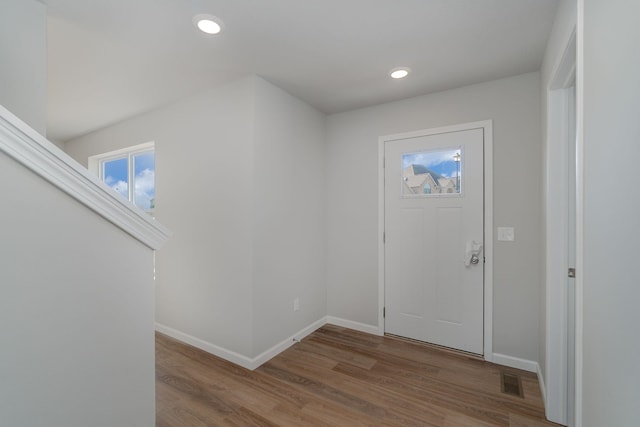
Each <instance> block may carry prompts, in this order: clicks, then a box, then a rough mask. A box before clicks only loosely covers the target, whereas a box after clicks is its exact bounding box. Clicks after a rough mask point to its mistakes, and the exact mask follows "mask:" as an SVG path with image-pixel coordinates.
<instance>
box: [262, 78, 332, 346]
mask: <svg viewBox="0 0 640 427" xmlns="http://www.w3.org/2000/svg"><path fill="white" fill-rule="evenodd" d="M254 82H255V114H254V119H255V125H254V131H255V133H254V152H253V156H254V170H253V173H254V178H255V179H254V185H253V193H252V199H253V289H254V292H253V307H254V308H253V328H254V356H255V355H258V354H260V353H261V352H263V351H265V350H267V349H268V348H269V347H271V346H273V345H274V344H275V343H277V342H279V341H282V340H283V339H285V338H288V337H290V336H291V335H293V334H294V333H296V332H298V331H300V330H302V329H303V328H305V327H307V326H309V325H310V324H312V323H313V322H315V321H317V320H319V319H321V318H323V317H324V316H325V315H326V310H327V304H326V285H325V262H324V260H325V246H326V245H325V241H326V237H325V232H324V230H325V229H326V222H325V216H326V209H325V206H326V192H325V151H326V150H325V132H324V129H325V116H324V114H321V113H319V112H318V111H317V110H315V109H314V108H312V107H310V106H309V105H307V104H305V103H304V102H302V101H300V100H298V99H297V98H294V97H293V96H291V95H289V94H287V93H286V92H284V91H282V90H281V89H279V88H277V87H276V86H274V85H272V84H271V83H268V82H266V81H265V80H263V79H261V78H259V77H255V80H254ZM295 298H298V299H299V303H300V310H299V311H295V312H294V310H293V301H294V299H295Z"/></svg>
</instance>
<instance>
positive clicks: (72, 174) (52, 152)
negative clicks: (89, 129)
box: [0, 105, 171, 250]
mask: <svg viewBox="0 0 640 427" xmlns="http://www.w3.org/2000/svg"><path fill="white" fill-rule="evenodd" d="M0 152H3V153H5V154H7V155H8V156H9V157H11V158H13V159H14V160H15V161H17V162H18V163H20V164H22V165H24V166H25V167H27V168H28V169H30V170H31V171H33V172H34V173H36V174H37V175H39V176H41V177H42V178H43V179H45V180H46V181H48V182H49V183H51V184H53V185H54V186H56V187H57V188H59V189H60V190H62V191H64V192H65V193H67V194H68V195H69V196H71V197H73V198H74V199H76V200H77V201H79V202H80V203H82V204H83V205H85V206H86V207H87V208H89V209H91V210H93V211H94V212H96V213H97V214H99V215H100V216H102V217H103V218H104V219H105V220H107V221H109V222H111V223H112V224H114V225H115V226H117V227H119V228H120V229H122V230H123V231H125V232H126V233H128V234H129V235H131V236H132V237H134V238H135V239H137V240H139V241H140V242H142V243H143V244H145V245H146V246H148V247H149V248H151V249H154V250H155V249H159V248H160V247H161V246H162V245H163V244H164V243H165V242H166V241H167V240H168V239H169V237H170V236H171V231H170V230H169V229H168V228H166V227H164V226H163V225H162V224H160V223H159V222H158V221H156V220H155V219H154V218H152V217H151V216H149V215H148V214H147V213H146V212H144V211H143V210H142V209H140V208H138V207H137V206H135V205H134V204H133V203H130V202H129V201H128V200H125V199H123V198H122V197H120V196H118V194H117V193H116V192H115V191H114V190H112V189H111V188H109V187H108V186H107V185H106V184H105V183H104V182H102V181H101V180H100V179H98V177H97V176H94V175H93V174H91V173H90V172H89V171H88V170H87V169H86V168H84V167H83V166H82V165H81V164H79V163H78V162H77V161H75V160H74V159H73V158H71V157H70V156H69V155H68V154H66V153H65V152H64V151H62V150H61V149H60V148H58V147H57V146H56V145H55V144H53V143H52V142H50V141H48V140H47V139H46V138H44V137H43V136H42V135H40V134H39V133H38V132H36V131H35V130H34V129H32V128H31V127H30V126H29V125H27V124H26V123H25V122H23V121H22V120H20V119H19V118H18V117H16V116H15V115H14V114H13V113H11V112H10V111H9V110H7V109H6V108H4V107H3V106H2V105H0Z"/></svg>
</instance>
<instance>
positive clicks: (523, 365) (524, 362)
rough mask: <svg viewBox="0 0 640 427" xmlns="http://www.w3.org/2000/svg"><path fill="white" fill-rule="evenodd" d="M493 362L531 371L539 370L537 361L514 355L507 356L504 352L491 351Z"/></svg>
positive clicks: (536, 371)
mask: <svg viewBox="0 0 640 427" xmlns="http://www.w3.org/2000/svg"><path fill="white" fill-rule="evenodd" d="M493 363H495V364H496V365H502V366H508V367H510V368H515V369H522V370H523V371H528V372H533V373H538V372H539V371H540V366H539V365H538V362H534V361H533V360H528V359H521V358H519V357H514V356H507V355H506V354H500V353H493Z"/></svg>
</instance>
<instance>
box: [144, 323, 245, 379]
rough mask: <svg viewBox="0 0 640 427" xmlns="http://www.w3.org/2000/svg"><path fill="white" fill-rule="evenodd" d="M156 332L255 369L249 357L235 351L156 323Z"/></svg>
mask: <svg viewBox="0 0 640 427" xmlns="http://www.w3.org/2000/svg"><path fill="white" fill-rule="evenodd" d="M156 331H158V332H160V333H162V334H165V335H168V336H170V337H171V338H175V339H177V340H178V341H182V342H183V343H186V344H189V345H192V346H194V347H196V348H199V349H200V350H203V351H206V352H207V353H210V354H213V355H214V356H218V357H220V358H222V359H224V360H228V361H229V362H231V363H235V364H236V365H239V366H242V367H243V368H247V369H252V370H253V369H255V368H254V367H253V361H252V359H250V358H248V357H247V356H243V355H242V354H240V353H236V352H235V351H231V350H227V349H226V348H223V347H220V346H217V345H215V344H211V343H210V342H208V341H205V340H201V339H200V338H196V337H194V336H192V335H189V334H185V333H184V332H181V331H179V330H177V329H173V328H170V327H169V326H165V325H162V324H160V323H158V322H156Z"/></svg>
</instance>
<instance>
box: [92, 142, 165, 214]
mask: <svg viewBox="0 0 640 427" xmlns="http://www.w3.org/2000/svg"><path fill="white" fill-rule="evenodd" d="M147 153H153V154H154V163H155V142H153V141H151V142H145V143H143V144H138V145H134V146H131V147H126V148H121V149H118V150H113V151H109V152H107V153H102V154H96V155H93V156H90V157H89V159H88V169H89V170H90V171H91V172H93V173H94V174H96V175H97V176H98V178H99V179H100V181H102V182H105V180H104V178H105V177H104V165H105V163H107V162H110V161H114V160H120V159H127V196H128V197H127V199H128V200H129V202H131V203H133V204H134V205H135V160H134V158H135V156H138V155H140V154H147ZM155 169H156V168H155V167H154V172H155ZM154 192H155V179H154ZM154 198H155V197H154ZM136 206H137V205H136ZM137 207H138V208H140V207H139V206H137ZM140 209H142V208H140ZM142 210H143V211H145V212H147V213H149V214H151V215H153V214H154V212H155V203H154V206H153V207H152V208H150V209H148V210H147V209H142Z"/></svg>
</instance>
